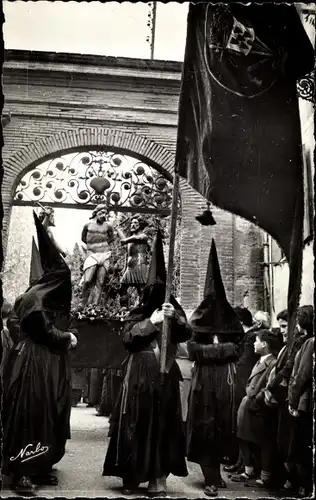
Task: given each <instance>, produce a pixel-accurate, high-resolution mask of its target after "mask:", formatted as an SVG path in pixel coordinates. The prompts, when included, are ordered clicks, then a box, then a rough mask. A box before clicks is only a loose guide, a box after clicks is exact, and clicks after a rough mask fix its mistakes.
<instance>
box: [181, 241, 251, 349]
mask: <svg viewBox="0 0 316 500" xmlns="http://www.w3.org/2000/svg"><path fill="white" fill-rule="evenodd" d="M190 325H191V327H192V329H193V331H194V333H195V339H196V341H197V342H202V343H205V344H207V343H209V342H211V340H210V339H211V338H212V336H213V335H217V336H218V338H219V340H221V339H223V341H225V339H226V341H227V340H228V339H230V338H234V337H235V338H236V337H241V336H243V333H244V331H243V328H242V325H241V323H240V321H239V319H238V317H237V314H236V313H235V311H234V309H233V308H232V306H231V305H230V303H229V302H228V300H227V298H226V293H225V288H224V285H223V282H222V277H221V272H220V267H219V263H218V258H217V251H216V246H215V241H214V240H213V239H212V245H211V250H210V255H209V260H208V267H207V274H206V280H205V288H204V299H203V300H202V302H201V304H200V305H199V306H198V307H197V309H196V310H195V311H194V313H193V314H192V316H191V319H190Z"/></svg>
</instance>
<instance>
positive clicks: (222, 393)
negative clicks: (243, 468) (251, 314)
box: [187, 240, 244, 496]
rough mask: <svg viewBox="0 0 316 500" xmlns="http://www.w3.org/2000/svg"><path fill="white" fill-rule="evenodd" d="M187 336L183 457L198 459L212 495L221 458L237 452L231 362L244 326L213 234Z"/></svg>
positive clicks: (217, 484) (218, 482) (220, 483)
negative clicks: (188, 375)
mask: <svg viewBox="0 0 316 500" xmlns="http://www.w3.org/2000/svg"><path fill="white" fill-rule="evenodd" d="M190 325H191V327H192V330H193V338H192V340H189V341H188V351H189V356H190V359H191V360H192V361H194V369H193V375H192V384H191V392H190V396H189V410H188V419H187V459H188V460H189V461H190V462H195V463H198V464H200V466H201V469H202V473H203V475H204V479H205V489H204V493H205V494H206V495H208V496H216V495H217V492H218V488H219V487H222V488H223V487H226V484H225V482H224V481H223V479H222V478H221V474H220V464H221V461H222V459H223V458H224V457H230V456H232V455H233V456H236V453H238V448H237V450H236V449H234V448H235V447H236V446H237V442H236V436H235V434H236V416H237V408H236V404H235V394H234V391H235V373H236V370H235V363H236V361H237V360H238V357H239V342H240V339H241V338H242V336H243V334H244V332H243V328H242V325H241V323H240V321H239V320H238V317H237V315H236V313H235V311H234V310H233V308H232V307H231V305H230V304H229V303H228V301H227V299H226V294H225V289H224V286H223V283H222V279H221V274H220V268H219V264H218V259H217V253H216V247H215V242H214V240H212V246H211V251H210V257H209V263H208V272H207V278H206V284H205V291H204V299H203V301H202V302H201V304H200V306H199V307H198V308H197V309H196V311H195V312H194V313H193V315H192V317H191V320H190Z"/></svg>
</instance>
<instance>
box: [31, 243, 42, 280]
mask: <svg viewBox="0 0 316 500" xmlns="http://www.w3.org/2000/svg"><path fill="white" fill-rule="evenodd" d="M42 275H43V268H42V264H41V256H40V253H39V251H38V248H37V245H36V243H35V239H34V237H33V238H32V255H31V268H30V279H29V283H30V286H31V285H32V284H33V283H35V281H37V280H38V279H39V278H40V277H41V276H42Z"/></svg>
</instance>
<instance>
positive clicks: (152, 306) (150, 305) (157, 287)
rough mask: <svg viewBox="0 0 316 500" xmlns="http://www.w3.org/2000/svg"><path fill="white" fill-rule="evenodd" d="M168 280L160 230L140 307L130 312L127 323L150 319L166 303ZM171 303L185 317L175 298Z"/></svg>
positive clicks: (171, 299)
mask: <svg viewBox="0 0 316 500" xmlns="http://www.w3.org/2000/svg"><path fill="white" fill-rule="evenodd" d="M166 279H167V273H166V267H165V258H164V253H163V242H162V235H161V231H160V229H159V228H158V230H157V235H156V238H155V240H154V244H153V250H152V257H151V262H150V267H149V271H148V277H147V282H146V285H145V287H144V291H143V294H142V298H141V302H140V305H139V306H137V307H135V308H134V309H132V310H131V311H130V313H129V314H128V316H127V318H126V321H142V320H144V319H145V318H149V317H150V316H151V315H152V313H153V312H154V311H155V310H156V309H158V308H159V307H161V306H162V304H163V303H164V301H165V293H166ZM170 303H171V304H172V305H173V306H174V308H175V309H176V310H177V312H178V313H179V314H180V315H181V316H184V317H185V313H184V311H183V309H182V307H181V306H180V304H179V303H178V302H177V300H176V299H175V298H174V297H173V296H171V297H170Z"/></svg>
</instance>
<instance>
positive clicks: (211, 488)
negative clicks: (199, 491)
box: [204, 484, 218, 497]
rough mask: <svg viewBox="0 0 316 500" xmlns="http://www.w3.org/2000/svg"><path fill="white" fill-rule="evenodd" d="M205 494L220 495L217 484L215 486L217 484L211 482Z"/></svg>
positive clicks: (210, 495) (209, 495) (205, 489)
mask: <svg viewBox="0 0 316 500" xmlns="http://www.w3.org/2000/svg"><path fill="white" fill-rule="evenodd" d="M204 495H206V496H208V497H217V495H218V490H217V486H215V484H211V485H210V486H205V488H204Z"/></svg>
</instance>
